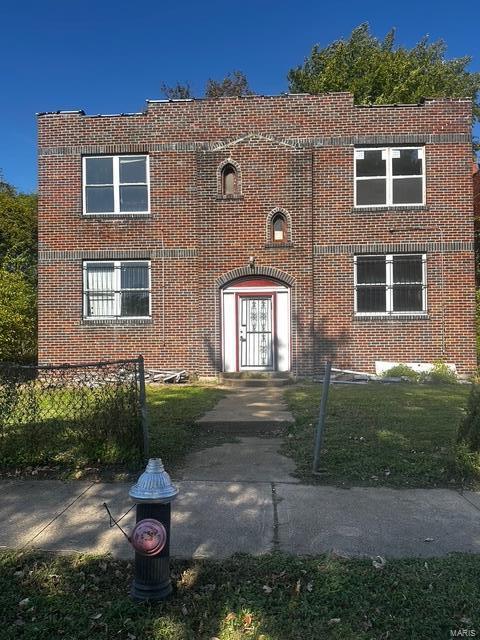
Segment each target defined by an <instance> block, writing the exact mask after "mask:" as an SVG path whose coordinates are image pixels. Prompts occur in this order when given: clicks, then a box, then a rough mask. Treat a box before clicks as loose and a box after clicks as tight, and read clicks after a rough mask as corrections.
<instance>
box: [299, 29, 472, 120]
mask: <svg viewBox="0 0 480 640" xmlns="http://www.w3.org/2000/svg"><path fill="white" fill-rule="evenodd" d="M446 51H447V47H446V45H445V43H444V42H443V40H438V41H437V42H429V39H428V36H425V37H424V38H422V40H420V42H419V43H418V44H417V45H416V46H414V47H413V48H412V49H407V48H405V47H401V46H395V30H394V29H392V30H391V31H390V32H389V33H387V35H386V36H385V38H384V39H383V40H378V39H377V38H375V37H374V36H373V35H372V34H371V33H370V29H369V25H368V24H367V23H365V24H361V25H360V26H358V27H356V28H355V29H354V30H353V31H352V33H351V35H350V37H349V38H348V39H347V40H337V41H335V42H333V43H332V44H330V45H328V46H327V47H325V48H324V49H322V48H320V47H319V46H318V45H315V46H314V47H313V49H312V52H311V54H310V57H309V58H307V59H306V60H305V62H304V64H303V65H300V66H299V67H296V68H293V69H291V70H290V71H289V73H288V81H289V90H290V91H291V92H292V93H314V94H318V93H328V92H332V91H351V92H352V93H353V95H354V98H355V102H356V103H357V104H394V103H412V102H413V103H416V102H419V101H420V100H421V99H422V98H436V97H453V98H455V97H472V98H473V99H474V116H475V119H476V120H479V119H480V104H479V95H478V94H479V91H480V73H474V72H471V71H468V69H467V67H468V65H469V64H470V62H471V58H470V57H468V56H466V57H463V58H454V59H451V60H448V59H447V58H446V57H445V54H446Z"/></svg>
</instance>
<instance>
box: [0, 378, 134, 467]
mask: <svg viewBox="0 0 480 640" xmlns="http://www.w3.org/2000/svg"><path fill="white" fill-rule="evenodd" d="M16 391H17V393H15V394H13V395H10V396H9V395H7V393H8V387H0V409H1V411H0V424H1V437H0V466H1V467H3V468H6V469H8V468H25V467H28V466H31V467H35V466H43V465H49V466H58V467H62V468H75V467H77V468H78V467H82V466H86V465H89V464H90V465H91V464H95V463H101V464H103V465H109V464H124V465H126V466H128V465H134V464H138V462H139V461H140V459H141V456H140V437H139V436H140V431H139V427H140V422H139V416H138V413H137V412H135V406H136V402H137V393H136V390H135V388H134V387H133V386H117V385H110V384H106V385H104V386H102V387H92V388H88V387H82V388H79V389H76V390H73V389H72V388H68V387H67V388H55V387H53V388H48V387H46V386H45V385H44V384H41V383H39V384H35V383H32V384H29V385H21V386H19V387H18V388H17V389H16Z"/></svg>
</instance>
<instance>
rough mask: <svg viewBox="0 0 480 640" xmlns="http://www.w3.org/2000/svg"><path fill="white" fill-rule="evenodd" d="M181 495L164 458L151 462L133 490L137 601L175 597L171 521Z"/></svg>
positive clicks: (131, 496)
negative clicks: (171, 567) (175, 500)
mask: <svg viewBox="0 0 480 640" xmlns="http://www.w3.org/2000/svg"><path fill="white" fill-rule="evenodd" d="M177 494H178V489H177V488H176V487H175V486H174V485H173V484H172V481H171V480H170V476H169V475H168V473H167V472H166V471H165V469H164V467H163V464H162V461H161V460H160V458H150V460H149V461H148V464H147V468H146V469H145V471H144V473H142V475H141V476H140V477H139V479H138V481H137V483H136V484H135V485H133V487H132V488H131V489H130V492H129V495H130V498H132V500H133V501H134V502H135V503H136V504H137V518H136V523H137V524H136V525H135V528H134V530H133V532H132V536H131V543H132V545H133V547H134V549H135V576H134V579H133V583H132V589H131V592H130V595H131V597H132V598H133V599H134V600H136V601H147V600H149V601H157V600H164V599H165V598H168V596H169V595H170V594H171V593H172V581H171V579H170V519H171V503H172V501H173V500H174V499H175V498H176V496H177Z"/></svg>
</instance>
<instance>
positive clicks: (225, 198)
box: [215, 193, 244, 202]
mask: <svg viewBox="0 0 480 640" xmlns="http://www.w3.org/2000/svg"><path fill="white" fill-rule="evenodd" d="M243 198H244V196H243V194H241V193H239V194H235V195H232V196H219V195H217V196H215V200H217V201H218V202H236V201H237V200H243Z"/></svg>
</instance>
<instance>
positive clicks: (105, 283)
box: [83, 260, 151, 319]
mask: <svg viewBox="0 0 480 640" xmlns="http://www.w3.org/2000/svg"><path fill="white" fill-rule="evenodd" d="M150 281H151V276H150V261H149V260H86V261H85V262H84V263H83V317H84V318H91V319H110V318H137V319H138V318H150V317H151V296H150V289H151V286H150Z"/></svg>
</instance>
